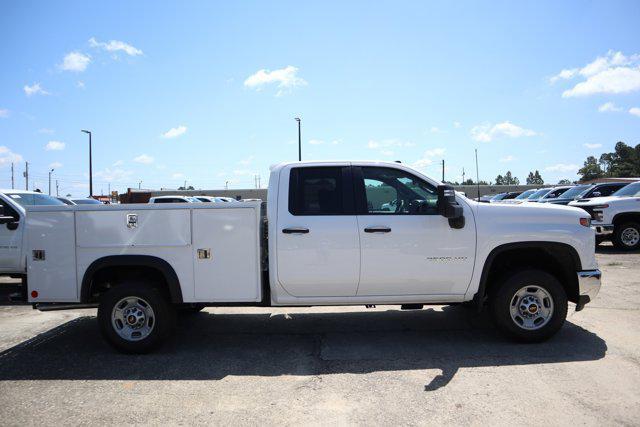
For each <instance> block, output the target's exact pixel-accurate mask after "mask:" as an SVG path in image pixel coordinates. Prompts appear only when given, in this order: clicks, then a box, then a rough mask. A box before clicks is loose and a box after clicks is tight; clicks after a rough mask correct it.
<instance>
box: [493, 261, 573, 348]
mask: <svg viewBox="0 0 640 427" xmlns="http://www.w3.org/2000/svg"><path fill="white" fill-rule="evenodd" d="M491 312H492V315H493V320H494V322H495V324H496V326H497V327H498V329H499V330H500V331H501V332H502V333H504V334H505V335H507V336H508V337H509V338H511V339H514V340H517V341H522V342H540V341H544V340H546V339H548V338H550V337H551V336H553V335H554V334H555V333H556V332H558V330H559V329H560V328H561V327H562V325H563V324H564V321H565V319H566V317H567V295H566V292H565V290H564V288H563V287H562V284H560V282H559V281H558V279H556V278H555V277H554V276H553V275H551V274H549V273H547V272H545V271H542V270H526V271H522V272H520V273H515V274H513V275H511V276H508V277H507V278H506V279H505V280H504V281H503V282H502V285H501V286H500V288H499V289H498V290H497V291H496V292H495V294H494V295H493V296H492V299H491Z"/></svg>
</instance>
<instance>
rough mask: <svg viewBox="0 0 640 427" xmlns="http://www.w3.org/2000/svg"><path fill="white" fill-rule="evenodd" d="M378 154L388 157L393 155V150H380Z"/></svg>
mask: <svg viewBox="0 0 640 427" xmlns="http://www.w3.org/2000/svg"><path fill="white" fill-rule="evenodd" d="M380 154H382V155H383V156H385V157H390V156H393V155H394V151H393V150H380Z"/></svg>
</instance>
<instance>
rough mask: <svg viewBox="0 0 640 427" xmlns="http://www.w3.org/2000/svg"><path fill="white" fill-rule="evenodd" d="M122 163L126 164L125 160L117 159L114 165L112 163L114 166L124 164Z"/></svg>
mask: <svg viewBox="0 0 640 427" xmlns="http://www.w3.org/2000/svg"><path fill="white" fill-rule="evenodd" d="M122 165H124V160H116V161H115V162H114V163H113V165H112V166H113V167H118V166H122Z"/></svg>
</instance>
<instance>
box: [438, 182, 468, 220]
mask: <svg viewBox="0 0 640 427" xmlns="http://www.w3.org/2000/svg"><path fill="white" fill-rule="evenodd" d="M437 208H438V214H439V215H441V216H443V217H445V218H447V219H449V226H450V227H451V228H463V227H464V222H465V221H464V215H463V214H464V210H463V209H462V206H460V205H459V204H458V202H456V192H455V191H454V190H453V187H452V186H450V185H439V186H438V205H437Z"/></svg>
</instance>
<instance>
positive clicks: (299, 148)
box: [296, 117, 302, 162]
mask: <svg viewBox="0 0 640 427" xmlns="http://www.w3.org/2000/svg"><path fill="white" fill-rule="evenodd" d="M296 122H298V161H299V162H301V161H302V138H301V133H300V117H296Z"/></svg>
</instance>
